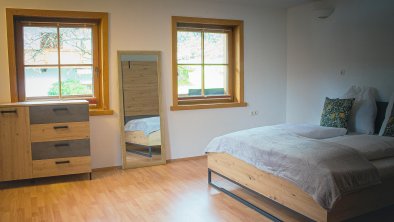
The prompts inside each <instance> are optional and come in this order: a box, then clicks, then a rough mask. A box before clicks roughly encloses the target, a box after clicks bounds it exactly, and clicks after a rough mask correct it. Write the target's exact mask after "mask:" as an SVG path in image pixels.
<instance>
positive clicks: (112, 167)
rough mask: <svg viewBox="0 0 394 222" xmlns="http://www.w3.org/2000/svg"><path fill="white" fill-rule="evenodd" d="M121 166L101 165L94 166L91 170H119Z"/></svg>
mask: <svg viewBox="0 0 394 222" xmlns="http://www.w3.org/2000/svg"><path fill="white" fill-rule="evenodd" d="M120 169H122V166H110V167H101V168H94V169H92V172H100V171H109V170H120Z"/></svg>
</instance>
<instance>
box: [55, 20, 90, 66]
mask: <svg viewBox="0 0 394 222" xmlns="http://www.w3.org/2000/svg"><path fill="white" fill-rule="evenodd" d="M59 33H60V63H61V64H93V50H92V45H93V40H92V28H90V27H83V28H80V27H78V28H60V29H59Z"/></svg>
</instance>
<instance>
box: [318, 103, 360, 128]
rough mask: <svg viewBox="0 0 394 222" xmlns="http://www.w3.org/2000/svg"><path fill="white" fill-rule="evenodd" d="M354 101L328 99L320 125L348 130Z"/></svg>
mask: <svg viewBox="0 0 394 222" xmlns="http://www.w3.org/2000/svg"><path fill="white" fill-rule="evenodd" d="M353 102H354V99H330V98H327V97H326V102H325V103H324V108H323V114H322V115H321V120H320V125H321V126H327V127H337V128H347V124H348V121H349V119H350V115H351V111H352V106H353Z"/></svg>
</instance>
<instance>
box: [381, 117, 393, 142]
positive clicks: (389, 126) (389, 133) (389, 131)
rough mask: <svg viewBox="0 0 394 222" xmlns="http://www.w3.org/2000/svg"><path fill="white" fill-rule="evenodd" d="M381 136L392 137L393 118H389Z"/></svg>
mask: <svg viewBox="0 0 394 222" xmlns="http://www.w3.org/2000/svg"><path fill="white" fill-rule="evenodd" d="M383 136H393V137H394V116H392V117H390V119H389V122H388V123H387V126H386V129H385V130H384V133H383Z"/></svg>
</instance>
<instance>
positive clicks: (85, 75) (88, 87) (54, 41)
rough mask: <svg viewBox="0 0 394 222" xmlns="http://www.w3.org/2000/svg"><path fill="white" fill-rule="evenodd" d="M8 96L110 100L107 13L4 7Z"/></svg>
mask: <svg viewBox="0 0 394 222" xmlns="http://www.w3.org/2000/svg"><path fill="white" fill-rule="evenodd" d="M7 23H8V26H7V28H8V43H9V50H8V52H9V61H10V62H9V65H10V67H9V69H10V80H11V81H10V84H11V87H10V88H11V96H12V101H13V102H17V101H33V100H54V99H56V100H58V99H61V100H67V99H86V100H88V101H89V104H90V113H91V115H101V114H112V111H111V110H109V107H108V104H109V101H108V61H107V60H108V59H107V50H108V49H107V44H108V40H107V39H108V37H107V35H108V34H107V33H108V30H107V29H108V28H107V27H108V15H107V13H99V12H97V13H96V12H65V11H49V10H30V9H29V10H28V9H7Z"/></svg>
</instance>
